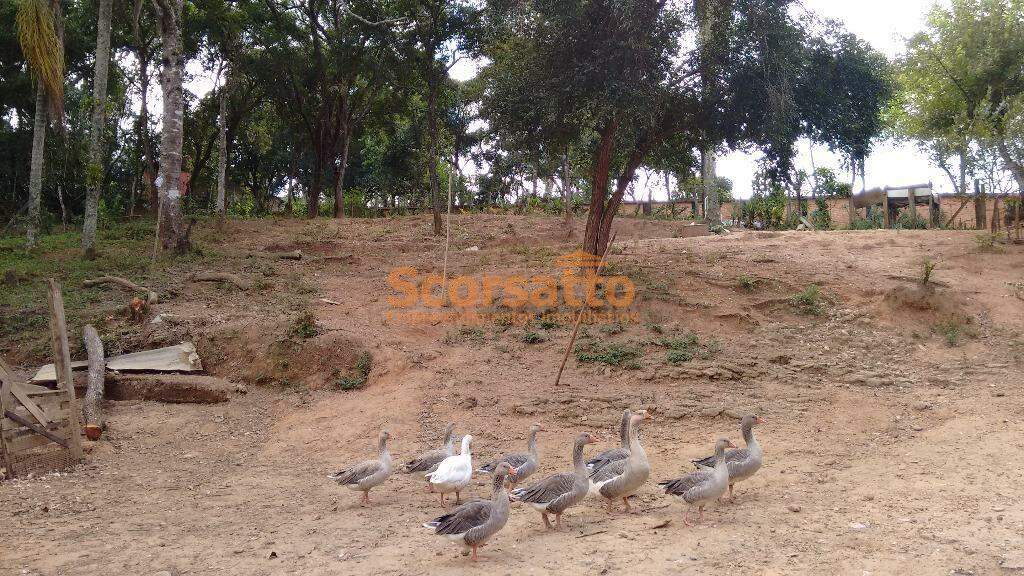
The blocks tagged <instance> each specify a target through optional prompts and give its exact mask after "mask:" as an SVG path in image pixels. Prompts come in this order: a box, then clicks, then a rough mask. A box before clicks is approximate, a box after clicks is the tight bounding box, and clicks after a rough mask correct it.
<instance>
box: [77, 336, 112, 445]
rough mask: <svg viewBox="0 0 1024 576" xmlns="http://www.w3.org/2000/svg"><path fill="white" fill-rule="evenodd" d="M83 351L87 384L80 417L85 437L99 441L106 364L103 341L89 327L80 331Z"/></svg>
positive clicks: (101, 432) (101, 426)
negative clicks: (86, 354) (86, 353)
mask: <svg viewBox="0 0 1024 576" xmlns="http://www.w3.org/2000/svg"><path fill="white" fill-rule="evenodd" d="M82 339H83V340H85V350H86V352H88V354H89V384H88V387H87V388H86V389H85V400H84V401H83V402H82V416H84V417H85V436H86V438H88V439H89V440H99V439H100V435H102V434H103V392H104V378H105V372H106V370H105V368H106V362H105V360H104V358H103V341H102V340H100V335H99V333H98V332H96V329H95V328H93V327H92V326H91V325H89V326H86V327H85V328H84V329H83V330H82Z"/></svg>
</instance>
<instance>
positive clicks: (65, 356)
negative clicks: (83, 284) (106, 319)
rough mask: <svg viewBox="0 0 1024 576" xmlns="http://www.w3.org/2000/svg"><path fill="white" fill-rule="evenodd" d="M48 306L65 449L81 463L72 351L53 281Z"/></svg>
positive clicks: (60, 297) (80, 442) (49, 281)
mask: <svg viewBox="0 0 1024 576" xmlns="http://www.w3.org/2000/svg"><path fill="white" fill-rule="evenodd" d="M46 282H47V284H48V285H49V290H48V291H47V293H46V295H47V298H48V299H49V302H50V339H51V340H52V341H53V365H54V367H55V368H56V370H57V387H58V388H62V389H63V390H64V393H65V395H66V397H67V402H68V409H69V414H68V449H69V450H71V454H72V456H73V457H74V458H75V460H81V459H82V438H81V435H82V429H81V424H80V422H79V419H78V415H79V410H78V402H77V401H76V400H75V380H74V375H73V374H72V373H71V349H70V348H69V347H68V327H67V320H66V318H65V316H64V297H63V296H62V295H61V291H60V284H58V283H57V281H56V280H54V279H53V278H48V279H47V280H46Z"/></svg>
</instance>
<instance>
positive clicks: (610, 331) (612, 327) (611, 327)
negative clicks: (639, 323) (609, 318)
mask: <svg viewBox="0 0 1024 576" xmlns="http://www.w3.org/2000/svg"><path fill="white" fill-rule="evenodd" d="M599 330H600V331H601V333H602V334H605V335H607V336H614V335H616V334H622V333H623V332H625V331H626V327H625V326H623V325H622V323H621V322H613V323H611V324H604V325H602V326H601V327H600V328H599Z"/></svg>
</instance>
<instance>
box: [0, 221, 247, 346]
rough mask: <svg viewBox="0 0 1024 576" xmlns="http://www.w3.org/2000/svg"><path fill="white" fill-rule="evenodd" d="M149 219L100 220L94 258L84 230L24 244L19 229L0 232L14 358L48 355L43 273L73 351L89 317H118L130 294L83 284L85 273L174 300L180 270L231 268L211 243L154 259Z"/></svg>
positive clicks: (1, 296)
mask: <svg viewBox="0 0 1024 576" xmlns="http://www.w3.org/2000/svg"><path fill="white" fill-rule="evenodd" d="M154 232H155V230H154V224H153V222H152V221H149V220H133V221H131V222H122V223H105V225H104V228H102V229H101V230H99V231H98V234H97V238H98V240H97V248H98V249H99V256H98V257H97V258H96V259H95V260H84V259H83V258H82V251H81V233H80V231H78V230H69V231H68V232H59V233H54V234H44V235H41V236H40V237H39V238H38V243H37V246H36V247H35V248H34V249H31V250H29V249H28V248H26V246H25V238H24V237H22V236H17V237H15V236H8V237H2V238H0V279H3V278H7V280H8V281H6V282H3V281H2V280H0V282H2V284H0V340H2V341H4V342H5V343H8V344H9V345H10V347H11V351H12V353H13V355H14V356H15V357H18V358H19V361H26V362H35V361H44V360H46V361H50V360H49V356H50V350H49V340H50V333H49V329H48V326H49V324H48V314H49V308H48V305H47V301H46V282H45V281H46V279H47V278H54V279H56V280H57V281H58V282H59V283H60V284H61V292H62V294H63V296H64V309H65V312H66V314H67V321H68V330H69V333H70V334H71V338H70V340H71V342H72V344H71V346H72V350H71V353H72V355H73V356H78V355H79V354H80V353H81V352H82V345H81V338H80V337H79V336H77V335H80V334H81V328H82V326H83V325H85V324H88V323H93V324H96V325H97V328H100V329H101V332H102V328H101V325H102V324H104V323H105V321H106V318H108V317H111V316H113V317H117V316H118V315H119V314H120V313H121V311H122V310H123V309H124V307H126V306H127V304H128V302H129V301H130V300H131V298H132V296H135V295H138V296H142V294H131V293H129V292H128V291H126V290H123V289H121V288H118V287H114V286H97V287H93V288H85V287H83V286H82V281H83V280H86V279H89V278H95V277H97V276H104V275H113V276H123V277H125V278H127V279H129V280H131V281H133V282H135V283H136V284H139V285H142V286H146V287H148V288H150V289H151V290H154V291H156V292H157V293H158V294H159V295H160V300H161V301H162V302H167V301H170V300H173V299H174V297H175V293H174V287H175V286H177V285H179V284H180V283H181V281H182V278H184V277H186V276H187V275H188V274H190V273H192V272H195V271H196V270H197V269H202V268H222V269H229V268H230V266H223V265H222V264H223V261H224V257H223V256H221V255H219V254H217V252H216V251H215V250H210V249H205V250H202V249H199V248H198V244H197V248H196V249H195V250H193V251H192V252H190V253H188V254H185V255H181V256H169V255H161V256H160V257H159V259H158V261H157V264H156V266H152V254H153V235H154Z"/></svg>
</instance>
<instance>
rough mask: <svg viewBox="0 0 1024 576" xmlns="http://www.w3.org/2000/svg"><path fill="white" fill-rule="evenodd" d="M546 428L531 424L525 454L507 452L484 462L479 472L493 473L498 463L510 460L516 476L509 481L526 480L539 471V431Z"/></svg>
mask: <svg viewBox="0 0 1024 576" xmlns="http://www.w3.org/2000/svg"><path fill="white" fill-rule="evenodd" d="M543 430H544V427H543V426H541V425H540V424H534V425H532V426H530V433H529V436H528V437H527V441H526V450H527V452H526V453H525V454H505V455H504V456H502V457H501V458H499V459H497V460H492V461H490V462H488V463H487V464H484V465H483V466H481V467H480V468H478V469H477V472H483V473H485V474H493V473H494V470H495V468H496V467H497V466H498V464H500V463H502V462H508V463H509V465H510V466H512V467H513V468H515V469H516V473H515V475H514V476H512V477H511V478H509V482H511V483H512V485H513V486H515V485H516V484H518V483H519V482H522V481H523V480H526V479H527V478H528V477H529V476H530V475H531V474H533V473H534V472H536V471H537V467H538V466H539V465H540V454H538V453H537V432H541V431H543Z"/></svg>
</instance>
